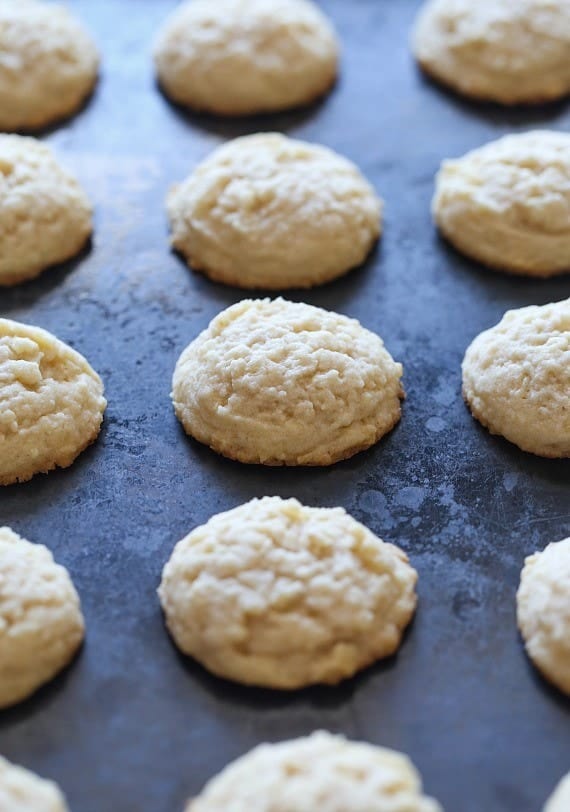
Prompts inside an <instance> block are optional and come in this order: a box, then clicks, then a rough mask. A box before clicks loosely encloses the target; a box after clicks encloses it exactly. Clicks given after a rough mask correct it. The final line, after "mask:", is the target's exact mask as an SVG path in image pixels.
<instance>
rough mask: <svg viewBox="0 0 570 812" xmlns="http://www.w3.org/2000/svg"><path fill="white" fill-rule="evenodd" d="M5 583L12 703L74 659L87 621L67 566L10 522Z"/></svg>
mask: <svg viewBox="0 0 570 812" xmlns="http://www.w3.org/2000/svg"><path fill="white" fill-rule="evenodd" d="M0 585H1V589H0V708H7V707H9V706H10V705H15V704H16V703H17V702H21V701H22V700H24V699H26V698H27V697H28V696H30V695H31V694H33V693H34V692H35V691H36V690H37V689H38V688H39V687H40V686H41V685H44V683H46V682H49V681H50V680H51V679H53V678H54V677H55V676H56V674H59V672H60V671H61V670H62V669H63V668H65V667H66V666H67V665H68V664H69V663H70V662H71V660H72V659H73V657H74V655H75V653H76V652H77V649H78V648H79V646H80V645H81V642H82V641H83V634H84V624H83V616H82V614H81V607H80V605H79V598H78V596H77V592H76V591H75V588H74V586H73V584H72V582H71V578H70V577H69V573H68V572H67V570H66V569H64V567H61V566H59V565H58V564H56V563H55V562H54V560H53V556H52V554H51V553H50V551H49V550H48V549H47V547H44V546H43V545H41V544H30V542H29V541H25V540H24V539H22V538H20V537H19V536H17V535H16V533H13V532H12V530H10V529H9V528H8V527H2V528H0ZM0 783H1V779H0ZM0 795H1V789H0ZM0 809H3V807H2V805H1V804H0Z"/></svg>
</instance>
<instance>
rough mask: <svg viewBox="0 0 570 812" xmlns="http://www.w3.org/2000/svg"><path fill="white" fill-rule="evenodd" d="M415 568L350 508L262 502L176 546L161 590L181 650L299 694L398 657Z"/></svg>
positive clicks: (218, 519) (241, 677)
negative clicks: (371, 665) (365, 525)
mask: <svg viewBox="0 0 570 812" xmlns="http://www.w3.org/2000/svg"><path fill="white" fill-rule="evenodd" d="M416 581H417V573H416V571H415V570H414V569H413V568H412V567H411V566H410V565H409V563H408V558H407V556H406V555H405V554H404V553H403V552H402V551H401V550H400V549H399V548H398V547H395V546H394V545H392V544H387V543H385V542H384V541H381V540H380V539H379V538H377V537H376V536H375V535H374V534H373V533H371V532H370V530H368V529H367V528H366V527H364V525H362V524H359V522H357V521H355V520H354V519H353V518H352V517H351V516H349V515H348V514H347V513H345V511H344V510H343V509H342V508H308V507H304V506H303V505H301V504H300V503H299V502H297V500H296V499H287V500H283V499H280V498H279V497H265V498H264V499H253V500H252V501H251V502H248V503H247V504H245V505H242V506H241V507H238V508H235V509H234V510H230V511H228V512H226V513H220V514H218V515H217V516H214V517H213V518H212V519H210V521H209V522H208V523H207V524H205V525H203V526H202V527H198V528H197V529H196V530H194V531H193V532H192V533H190V535H189V536H186V538H184V539H183V540H182V541H181V542H179V543H178V544H177V545H176V548H175V550H174V552H173V554H172V557H171V558H170V561H169V562H168V563H167V564H166V566H165V568H164V572H163V575H162V583H161V586H160V589H159V595H160V600H161V603H162V606H163V609H164V612H165V615H166V622H167V625H168V628H169V630H170V632H171V634H172V636H173V637H174V639H175V641H176V644H177V645H178V647H179V648H180V649H181V651H183V652H184V653H185V654H188V655H190V656H191V657H194V658H195V659H196V660H198V661H199V662H200V663H202V664H203V665H204V666H205V667H206V668H207V669H208V670H209V671H212V672H213V673H214V674H217V675H218V676H220V677H225V678H227V679H231V680H235V681H236V682H241V683H245V684H248V685H259V686H264V687H266V688H279V689H284V690H291V689H296V688H302V687H304V686H306V685H313V684H315V683H328V684H333V685H334V684H336V683H338V682H340V681H341V680H343V679H347V678H348V677H352V676H353V675H354V674H355V673H356V672H357V671H359V670H360V669H362V668H365V667H366V666H368V665H370V664H371V663H373V662H375V661H376V660H379V659H381V658H383V657H388V656H390V655H391V654H393V653H394V652H395V651H396V649H397V648H398V647H399V645H400V641H401V638H402V634H403V631H404V629H405V628H406V626H407V625H408V623H409V622H410V620H411V618H412V615H413V614H414V611H415V608H416V594H415V591H414V589H415V585H416Z"/></svg>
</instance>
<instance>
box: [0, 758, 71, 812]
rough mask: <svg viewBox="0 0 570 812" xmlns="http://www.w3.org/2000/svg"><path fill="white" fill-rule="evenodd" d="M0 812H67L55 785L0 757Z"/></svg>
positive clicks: (63, 800) (62, 798)
mask: <svg viewBox="0 0 570 812" xmlns="http://www.w3.org/2000/svg"><path fill="white" fill-rule="evenodd" d="M0 809H1V810H2V812H68V807H67V804H66V802H65V798H64V797H63V795H62V794H61V791H60V789H59V787H58V786H57V784H54V783H53V781H47V780H46V779H45V778H40V777H39V776H37V775H36V774H35V773H32V772H30V771H29V770H25V769H24V768H23V767H16V765H15V764H10V762H9V761H6V759H5V758H2V756H0Z"/></svg>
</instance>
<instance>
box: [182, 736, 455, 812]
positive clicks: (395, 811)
mask: <svg viewBox="0 0 570 812" xmlns="http://www.w3.org/2000/svg"><path fill="white" fill-rule="evenodd" d="M229 809H231V810H232V812H250V811H251V810H255V812H291V810H293V809H294V810H296V812H315V810H317V809H318V810H319V812H345V810H350V812H441V807H440V805H439V804H438V803H437V802H436V801H434V800H433V799H432V798H428V797H427V796H426V795H424V794H423V790H422V783H421V778H420V776H419V774H418V772H417V770H416V769H415V767H414V765H413V764H412V763H411V761H410V760H409V759H408V757H407V756H405V755H403V754H402V753H397V752H396V751H394V750H387V749H385V748H383V747H375V746H373V745H371V744H364V743H360V742H351V741H347V740H346V739H345V738H344V737H343V736H333V735H331V734H330V733H325V732H323V731H319V732H317V733H313V735H312V736H307V737H306V738H303V739H294V740H292V741H286V742H281V743H280V744H262V745H260V746H259V747H256V748H255V749H254V750H252V751H251V752H249V753H247V755H245V756H242V758H239V759H238V760H237V761H234V762H233V763H232V764H230V765H229V766H228V767H226V768H225V770H223V771H222V772H221V773H220V774H219V775H218V776H216V777H215V778H213V779H212V780H211V781H210V782H209V783H208V784H206V786H205V788H204V790H203V791H202V793H201V795H199V796H198V798H196V799H195V800H192V801H190V803H189V804H188V806H187V807H186V812H227V810H229Z"/></svg>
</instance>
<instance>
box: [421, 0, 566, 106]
mask: <svg viewBox="0 0 570 812" xmlns="http://www.w3.org/2000/svg"><path fill="white" fill-rule="evenodd" d="M413 50H414V53H415V56H416V59H417V60H418V62H419V64H420V65H421V67H422V68H423V69H424V70H425V72H426V73H428V74H430V75H431V76H432V77H433V78H434V79H437V80H438V81H439V82H441V83H442V84H444V85H448V86H449V87H451V88H453V89H454V90H456V91H458V92H459V93H462V94H464V95H465V96H472V97H474V98H477V99H486V100H489V101H495V102H499V103H501V104H533V103H540V102H546V101H550V100H552V99H557V98H560V97H562V96H565V95H567V94H568V93H570V60H569V59H568V54H569V53H570V3H568V0H427V2H425V3H424V5H423V6H422V8H421V11H420V14H419V16H418V19H417V22H416V25H415V29H414V34H413Z"/></svg>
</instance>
